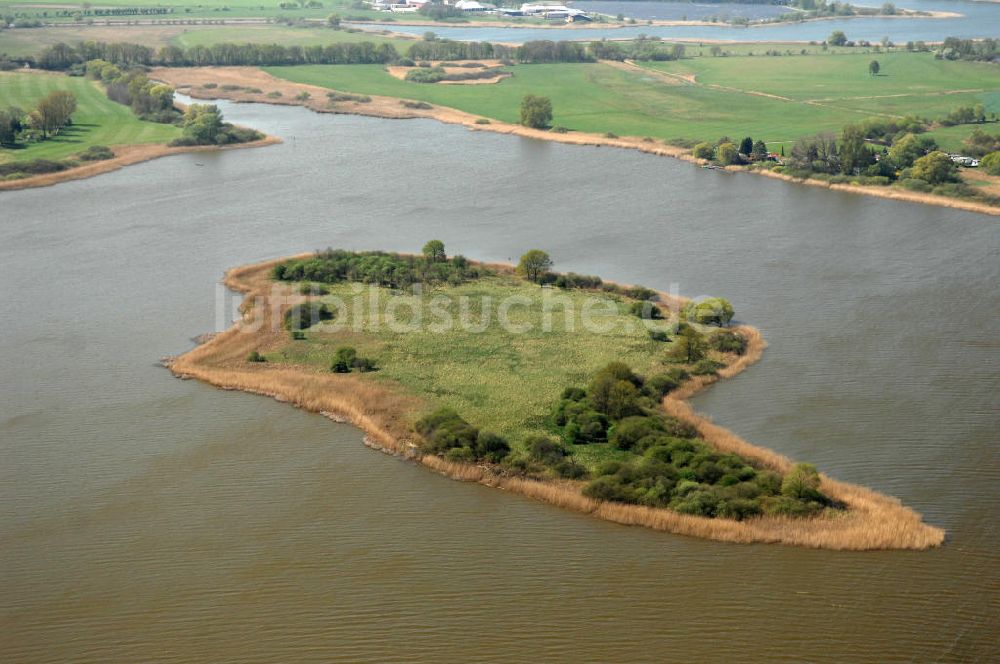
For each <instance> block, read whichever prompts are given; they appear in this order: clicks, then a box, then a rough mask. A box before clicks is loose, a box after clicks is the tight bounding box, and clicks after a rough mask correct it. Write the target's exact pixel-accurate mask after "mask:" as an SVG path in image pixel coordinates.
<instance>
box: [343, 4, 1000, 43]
mask: <svg viewBox="0 0 1000 664" xmlns="http://www.w3.org/2000/svg"><path fill="white" fill-rule="evenodd" d="M872 4H881V3H872ZM895 4H896V6H897V7H900V8H906V9H915V10H920V11H946V12H955V13H958V14H961V16H958V17H954V18H942V19H931V18H920V17H917V18H892V17H855V18H842V19H829V20H822V21H810V22H805V23H795V24H783V25H761V26H756V27H749V28H747V27H734V26H729V25H718V26H715V25H711V26H660V27H653V26H648V25H637V26H631V27H623V28H610V27H599V26H595V27H593V28H578V29H572V30H552V29H546V28H496V27H474V25H471V24H470V25H462V26H454V27H450V26H449V27H434V28H433V29H432V30H433V32H434V33H435V34H437V35H438V36H439V37H445V38H448V39H457V40H459V41H494V42H518V43H520V42H526V41H532V40H536V39H551V40H556V41H562V40H594V39H627V38H630V37H635V36H638V35H640V34H644V35H647V36H650V37H663V38H667V39H670V38H673V39H694V40H697V39H704V40H713V39H718V40H726V41H744V42H746V41H761V42H765V41H822V40H824V39H826V38H827V36H829V34H830V33H831V32H832V31H834V30H843V31H844V33H845V34H846V35H847V37H848V38H849V39H854V40H862V39H863V40H868V41H873V42H874V41H879V40H881V39H882V37H889V38H890V39H891V40H893V41H894V42H897V43H905V42H907V41H919V40H923V41H941V40H943V39H944V38H945V37H962V38H973V37H997V36H1000V4H996V3H991V2H971V1H969V0H900V1H899V2H896V3H895ZM575 6H576V7H579V8H581V9H589V8H592V9H593V10H594V11H599V12H602V13H608V14H618V13H623V14H625V15H626V16H632V17H636V18H639V19H652V18H653V14H656V18H663V19H677V20H680V19H681V18H683V17H684V16H685V15H687V17H688V18H689V19H692V20H693V19H695V18H699V17H700V16H712V15H721V14H723V13H724V12H727V13H730V14H732V15H737V13H736V12H737V10H739V11H742V12H745V13H744V14H741V15H745V16H751V15H755V14H753V12H771V11H774V10H779V11H777V12H775V14H774V15H777V14H780V13H782V12H784V11H788V10H787V9H786V8H784V7H773V6H759V5H735V4H728V3H727V4H719V5H711V4H708V5H706V4H695V3H685V2H604V1H602V0H595V1H593V2H591V1H589V0H583V1H581V2H577V3H575ZM619 7H620V8H621V9H618V8H619ZM611 8H614V9H613V10H612V9H611ZM723 8H725V9H723ZM696 12H703V13H701V14H698V13H696ZM661 14H662V15H661ZM765 15H770V14H764V13H761V14H757V15H756V16H758V17H760V16H765ZM360 27H368V28H370V29H373V30H384V29H386V27H389V28H390V29H391V30H393V31H396V32H402V33H407V34H413V35H422V34H423V33H425V32H427V30H428V28H427V27H426V26H406V25H399V26H386V25H371V24H369V25H364V24H362V25H361V26H360Z"/></svg>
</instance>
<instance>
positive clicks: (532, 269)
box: [517, 249, 554, 281]
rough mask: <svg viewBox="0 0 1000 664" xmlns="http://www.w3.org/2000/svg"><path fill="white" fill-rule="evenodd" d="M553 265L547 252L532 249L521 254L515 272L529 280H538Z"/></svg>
mask: <svg viewBox="0 0 1000 664" xmlns="http://www.w3.org/2000/svg"><path fill="white" fill-rule="evenodd" d="M553 265H554V263H553V262H552V259H551V258H549V255H548V254H547V253H545V252H544V251H542V250H541V249H532V250H530V251H528V253H526V254H524V255H523V256H521V260H520V261H519V262H518V264H517V273H518V274H520V275H521V276H523V277H526V278H528V279H529V280H531V281H538V280H539V279H540V278H541V276H542V275H543V274H545V273H546V272H548V271H549V270H551V269H552V266H553Z"/></svg>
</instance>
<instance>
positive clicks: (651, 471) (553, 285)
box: [246, 241, 837, 519]
mask: <svg viewBox="0 0 1000 664" xmlns="http://www.w3.org/2000/svg"><path fill="white" fill-rule="evenodd" d="M435 242H436V241H432V242H431V243H428V247H432V246H433V245H434V243H435ZM437 244H438V246H440V252H436V253H435V252H432V251H429V250H428V249H427V248H426V247H425V250H424V256H422V257H414V256H400V255H398V254H385V253H379V252H362V253H352V252H346V251H334V250H327V251H325V252H319V253H317V254H315V255H313V256H310V257H308V258H297V259H290V260H287V261H283V262H281V263H278V264H276V265H275V266H274V267H273V269H272V271H271V276H272V279H276V280H278V281H280V282H285V283H288V284H290V285H291V286H292V287H293V292H297V293H299V294H301V295H307V296H309V297H308V298H307V299H306V300H304V301H300V302H298V303H295V304H293V305H292V306H291V307H289V308H287V309H286V310H285V313H284V316H283V318H284V321H285V328H286V330H287V336H286V337H285V338H286V341H285V343H284V344H281V345H279V346H278V347H277V348H274V347H273V346H271V347H270V348H269V349H268V350H267V351H265V352H263V353H261V352H260V351H258V350H253V351H251V352H250V353H249V355H248V356H247V358H246V361H247V362H248V363H253V364H261V363H262V364H263V365H264V367H265V371H266V368H267V367H271V366H276V367H279V368H289V367H291V368H299V369H305V370H307V371H308V373H309V374H314V373H315V372H331V373H333V374H335V375H340V374H351V373H354V374H355V375H357V376H358V377H360V379H361V380H363V381H372V382H375V383H377V384H380V385H382V386H385V387H388V388H389V391H390V392H401V393H403V394H406V395H409V396H412V397H416V398H417V400H418V403H419V404H420V406H419V407H417V410H418V411H419V412H411V413H401V415H403V416H405V417H409V418H410V421H411V423H412V427H413V431H414V432H415V433H416V435H417V438H416V439H417V441H418V442H419V446H420V449H421V450H422V451H423V452H424V453H426V454H432V455H436V456H441V457H443V458H444V459H446V460H448V461H453V462H466V463H471V462H477V463H491V464H494V465H495V466H496V467H499V468H503V469H504V471H503V472H507V473H511V474H514V475H525V476H528V477H533V478H536V479H559V478H562V479H572V480H586V481H588V483H587V484H586V487H585V488H584V489H583V492H584V495H586V496H589V497H592V498H596V499H598V500H610V501H615V502H623V503H634V504H641V505H646V506H650V507H670V508H671V509H674V510H676V511H680V512H683V513H688V514H696V515H701V516H709V517H716V516H722V517H728V518H734V519H743V518H748V517H750V516H754V515H760V514H774V515H777V514H781V515H795V516H806V515H811V514H816V513H818V512H820V511H823V510H824V509H826V508H835V507H837V505H836V504H835V503H834V502H831V501H830V500H828V499H827V498H826V497H825V496H823V495H822V494H821V493H819V491H818V486H819V478H818V475H817V474H816V471H815V469H814V468H812V466H809V465H808V464H800V465H799V466H796V467H795V468H794V469H792V470H790V471H788V472H787V473H785V474H784V475H782V474H781V473H778V472H776V471H775V470H773V469H770V468H767V467H765V466H764V465H763V464H761V463H760V462H756V461H751V460H748V459H747V458H744V457H741V456H739V455H736V454H732V453H723V452H721V451H720V450H717V449H714V448H712V447H711V446H710V445H709V444H707V443H706V442H705V441H704V440H702V439H701V438H700V437H699V434H698V431H697V429H696V428H695V427H693V426H692V425H690V424H688V423H685V422H683V421H681V420H679V419H676V418H674V417H671V416H668V415H667V414H666V412H665V411H664V410H663V408H662V404H661V399H662V397H663V396H664V395H665V394H667V393H669V392H670V391H672V390H676V389H677V388H678V387H680V386H681V385H682V384H683V383H684V381H686V380H688V379H689V378H692V377H697V376H709V375H714V374H715V373H716V372H717V371H719V370H720V369H721V368H722V367H724V366H727V365H728V364H729V363H731V362H734V361H736V360H737V359H738V357H739V356H740V355H742V354H744V353H746V352H747V350H748V338H747V337H746V336H745V334H746V332H745V331H744V332H738V331H732V330H727V329H724V327H722V326H723V325H726V324H727V323H728V321H729V320H730V319H731V318H732V316H733V313H734V312H733V309H732V306H731V305H730V304H729V303H728V302H725V301H724V300H719V299H715V298H709V299H708V300H705V301H703V302H702V303H700V304H698V305H694V304H691V305H685V307H684V308H683V309H681V310H680V311H676V312H674V311H669V310H667V311H664V310H663V309H662V308H659V307H657V306H655V305H653V304H652V299H653V298H656V297H657V296H656V294H655V293H654V292H653V291H651V290H649V289H645V288H642V287H628V288H623V287H621V286H617V285H615V284H604V283H602V282H601V280H600V279H598V278H596V277H584V276H580V275H572V274H567V275H557V274H554V273H551V272H549V271H548V267H549V266H551V262H550V261H549V259H548V256H547V254H544V252H539V251H537V250H532V251H530V252H528V253H527V254H525V256H523V257H522V259H521V263H520V264H519V269H518V274H517V275H514V274H508V273H506V272H497V271H494V270H491V269H486V268H483V267H480V266H474V265H470V264H469V263H468V261H466V260H465V259H463V258H461V257H455V258H452V259H448V258H446V257H445V256H444V253H443V252H444V249H443V245H441V244H440V243H437ZM533 255H534V256H536V257H538V258H542V257H544V261H542V262H540V263H538V264H539V265H541V267H540V268H538V270H537V271H536V272H535V273H532V272H531V271H530V270H529V269H528V268H526V267H525V266H526V265H528V264H530V262H531V261H530V260H529V259H530V257H532V256H533ZM522 268H525V269H523V270H522ZM543 284H544V285H543ZM265 306H270V305H265ZM711 321H715V325H712V324H709V323H710V322H711ZM800 481H801V482H804V483H805V484H803V485H802V486H798V483H799V482H800ZM792 485H795V486H792ZM800 489H801V490H800Z"/></svg>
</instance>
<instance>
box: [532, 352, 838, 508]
mask: <svg viewBox="0 0 1000 664" xmlns="http://www.w3.org/2000/svg"><path fill="white" fill-rule="evenodd" d="M687 377H688V374H687V373H686V372H685V371H684V370H683V369H681V368H679V367H674V368H672V369H671V370H670V371H668V372H666V373H664V374H659V375H656V376H653V377H652V378H650V379H648V380H646V379H644V378H643V377H641V376H638V375H636V374H635V373H634V372H633V371H632V370H631V369H630V368H629V367H628V366H627V365H625V364H623V363H620V362H613V363H611V364H609V365H607V366H606V367H604V368H603V369H601V370H600V371H599V372H597V374H595V375H594V377H593V378H592V379H591V381H590V383H589V384H588V386H587V388H586V389H584V388H579V387H569V388H566V389H565V390H564V391H563V394H562V398H561V399H560V400H559V402H558V403H557V404H556V405H555V407H554V408H553V412H552V418H551V424H552V425H553V427H554V428H555V429H556V430H557V431H558V432H559V433H560V434H561V436H562V439H563V442H564V443H570V444H572V445H581V444H593V443H604V442H607V443H608V444H609V445H610V446H611V447H613V448H615V449H617V450H620V451H621V452H625V453H627V454H628V456H629V458H630V460H629V461H613V460H609V461H605V462H603V463H602V464H600V465H599V466H598V467H597V468H596V470H595V472H594V473H593V474H594V476H595V477H594V478H593V479H592V480H591V481H590V482H589V483H588V484H587V486H586V487H585V488H584V495H586V496H587V497H589V498H593V499H595V500H604V501H615V502H622V503H631V504H636V505H646V506H649V507H666V508H670V509H673V510H676V511H678V512H681V513H684V514H695V515H699V516H706V517H720V518H729V519H737V520H740V519H745V518H749V517H753V516H756V515H760V514H786V515H797V516H802V515H808V514H814V513H816V512H817V511H819V510H821V509H823V508H824V507H825V506H827V505H828V503H829V501H827V500H826V498H825V497H824V496H823V495H822V494H821V493H820V492H819V476H818V474H817V473H816V472H815V468H813V467H812V466H808V465H805V464H803V465H800V466H797V467H796V468H795V469H794V470H793V471H792V472H790V473H789V474H788V475H786V476H785V477H784V478H783V477H782V476H781V475H780V474H779V473H776V472H773V471H769V470H766V469H762V468H759V467H756V466H755V465H754V464H753V463H751V462H749V461H747V460H746V459H743V458H742V457H740V456H738V455H735V454H723V453H720V452H718V451H716V450H714V449H713V448H712V447H710V446H709V445H708V444H707V443H705V442H704V441H703V440H701V439H699V438H698V431H697V429H695V428H694V427H693V426H692V425H690V424H688V423H686V422H683V421H681V420H678V419H676V418H674V417H670V416H668V415H666V414H665V413H663V412H662V411H661V410H659V409H657V408H656V404H657V402H658V401H659V399H661V398H662V397H663V395H665V394H667V393H668V392H670V391H671V390H673V389H675V388H676V387H677V386H678V385H680V384H681V383H682V382H683V381H684V380H685V379H686V378H687ZM525 442H526V445H527V450H528V451H527V456H526V458H524V459H521V460H519V461H518V463H519V465H520V467H521V469H522V470H524V469H530V468H531V464H532V463H534V464H539V465H542V466H546V467H549V468H552V469H553V470H554V471H555V472H556V473H557V474H558V475H559V476H560V477H569V478H574V479H581V478H584V477H586V476H587V473H586V469H584V468H583V467H578V464H576V463H575V462H574V461H573V460H572V459H571V458H570V455H571V453H572V452H571V450H572V447H569V448H567V447H565V446H564V445H563V443H561V442H560V441H558V440H553V439H551V438H548V437H545V436H532V437H530V438H529V439H528V440H526V441H525Z"/></svg>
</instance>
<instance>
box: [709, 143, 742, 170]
mask: <svg viewBox="0 0 1000 664" xmlns="http://www.w3.org/2000/svg"><path fill="white" fill-rule="evenodd" d="M715 158H716V160H717V161H718V162H719V163H720V164H722V165H723V166H731V165H733V164H738V163H739V162H740V153H739V150H737V149H736V146H735V145H733V144H732V143H722V144H721V145H719V147H717V148H715Z"/></svg>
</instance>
